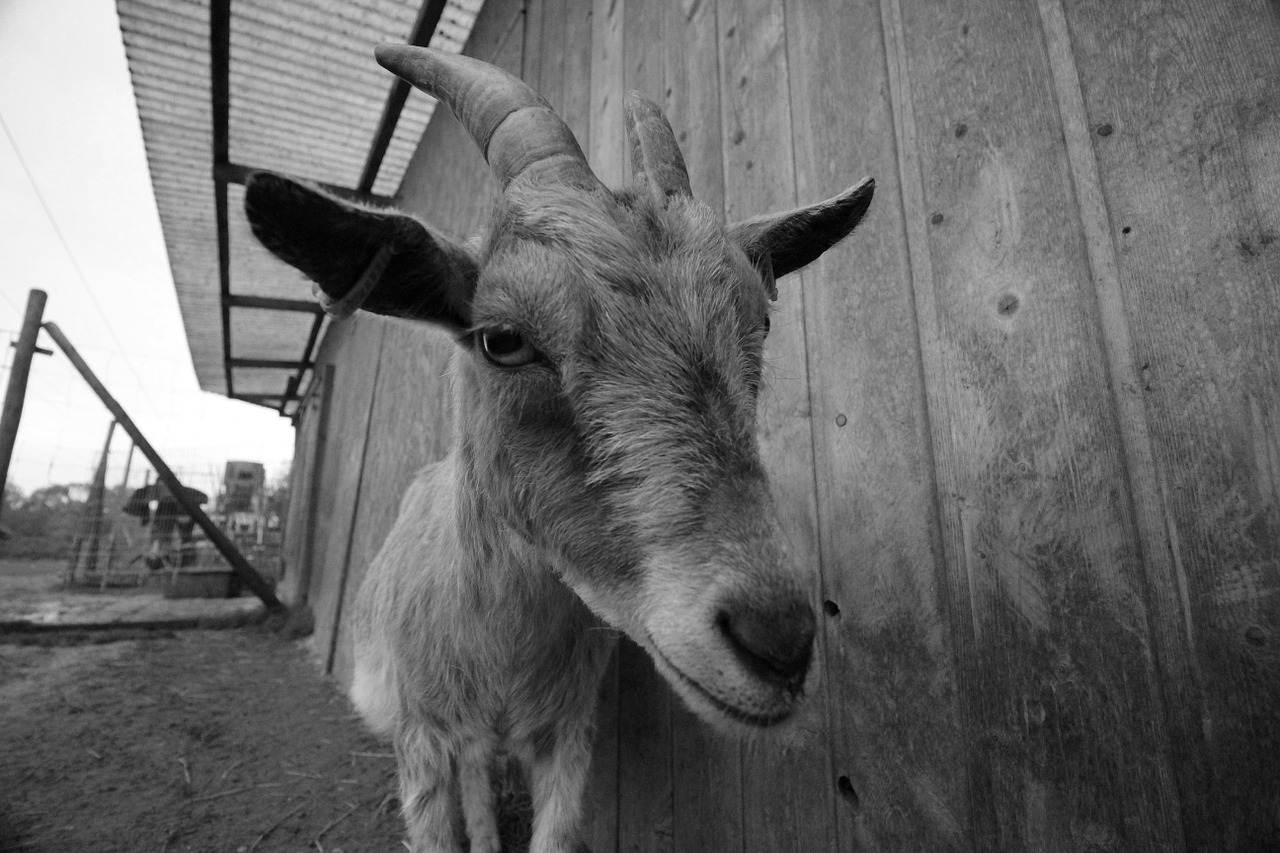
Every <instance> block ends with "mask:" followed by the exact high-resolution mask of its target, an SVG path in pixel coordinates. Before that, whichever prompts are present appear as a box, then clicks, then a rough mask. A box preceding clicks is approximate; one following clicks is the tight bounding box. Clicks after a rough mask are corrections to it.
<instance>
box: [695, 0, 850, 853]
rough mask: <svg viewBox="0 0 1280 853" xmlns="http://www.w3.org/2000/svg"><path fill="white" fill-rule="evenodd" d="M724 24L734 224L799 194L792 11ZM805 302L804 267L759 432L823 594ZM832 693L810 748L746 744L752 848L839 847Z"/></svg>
mask: <svg viewBox="0 0 1280 853" xmlns="http://www.w3.org/2000/svg"><path fill="white" fill-rule="evenodd" d="M717 26H718V27H719V33H720V38H719V64H720V128H721V136H722V139H723V141H724V143H723V144H724V170H725V178H724V200H725V217H726V219H727V220H728V221H730V222H734V221H738V220H742V219H745V218H748V217H750V216H754V215H757V214H761V213H770V212H774V211H778V210H785V209H788V208H791V207H794V206H795V204H796V185H795V160H794V155H793V151H792V147H791V124H790V109H789V104H790V88H789V87H790V84H789V79H788V63H787V45H786V20H785V15H784V12H783V7H782V6H781V5H779V4H777V3H773V2H768V0H728V1H727V2H722V3H719V4H718V6H717ZM804 304H805V302H804V282H803V280H802V279H801V278H800V277H798V276H792V277H791V278H790V279H784V280H783V281H781V282H779V297H778V301H777V303H776V304H775V305H774V313H773V317H772V331H771V332H770V334H769V338H768V340H767V341H766V342H765V381H764V383H763V385H762V388H761V394H760V420H759V436H760V449H761V453H762V456H763V458H764V460H765V466H766V468H767V469H768V472H769V476H770V480H771V483H772V490H773V496H774V500H775V503H776V506H777V512H778V515H779V522H780V524H781V526H782V529H783V531H784V532H785V535H786V536H787V538H788V540H789V545H790V546H791V558H792V559H793V560H794V561H795V562H796V564H797V566H799V567H800V568H801V569H802V570H807V571H809V572H811V573H812V581H813V584H814V589H813V593H812V596H813V600H814V603H815V604H816V603H817V602H818V601H819V600H820V596H819V590H818V585H819V570H820V559H819V557H820V555H819V547H818V519H817V498H816V493H815V481H814V458H813V432H812V424H811V423H810V417H811V410H810V405H811V401H810V389H809V376H808V373H809V363H808V353H807V350H806V345H807V341H806V338H807V329H806V317H805V312H804ZM825 703H826V696H825V685H824V686H823V693H822V695H819V696H815V697H813V708H814V709H815V713H814V715H813V718H812V720H810V721H807V723H808V725H807V728H811V729H812V732H811V733H810V734H809V738H808V740H807V741H806V742H805V743H804V745H803V746H795V747H788V748H784V747H781V746H779V745H778V744H777V743H775V742H771V741H766V740H761V741H760V742H756V743H750V744H747V745H744V747H743V753H742V774H743V787H742V797H743V804H742V813H743V842H744V849H745V850H748V851H751V850H762V851H763V850H770V851H778V850H797V851H799V850H806V851H820V850H833V849H835V844H836V837H835V827H834V826H833V821H832V814H833V809H834V805H835V800H834V798H835V781H834V776H833V774H832V766H831V753H830V750H829V749H828V748H827V739H828V733H827V731H826V728H827V720H826V717H825V715H824V714H823V713H822V712H821V709H822V708H823V707H824V705H825Z"/></svg>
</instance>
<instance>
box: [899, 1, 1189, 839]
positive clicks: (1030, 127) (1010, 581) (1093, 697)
mask: <svg viewBox="0 0 1280 853" xmlns="http://www.w3.org/2000/svg"><path fill="white" fill-rule="evenodd" d="M895 7H896V8H895V9H894V14H895V17H896V23H897V24H900V25H896V26H895V27H894V31H895V33H896V39H897V43H896V46H895V47H896V49H897V50H899V51H900V54H901V55H900V57H899V58H898V59H897V60H896V61H897V63H898V64H899V66H900V67H901V68H902V69H904V71H905V78H904V80H903V81H902V82H903V90H906V89H908V88H909V90H910V96H909V97H910V103H911V109H912V117H911V118H912V124H913V126H914V131H915V132H914V135H913V137H906V136H905V135H904V137H903V140H902V142H901V144H902V145H903V146H904V147H907V146H910V147H913V148H914V149H915V161H914V162H915V164H916V166H917V168H918V170H919V171H918V176H917V177H916V180H918V181H919V190H918V192H919V195H918V196H915V197H910V196H908V197H907V198H906V203H905V206H904V209H905V210H906V215H907V218H908V221H909V222H911V221H913V220H914V223H915V225H916V228H917V230H916V231H915V232H914V234H913V233H912V232H911V231H909V232H908V233H909V237H913V238H917V239H922V240H923V241H924V244H923V246H921V247H919V248H920V250H921V254H924V253H926V252H927V255H928V260H927V262H926V266H925V269H926V270H927V272H928V281H927V282H926V281H921V282H920V285H921V286H919V287H917V290H916V294H917V302H918V314H919V316H920V319H921V326H922V333H923V335H922V337H923V339H924V342H925V359H924V367H925V378H926V382H927V385H928V392H929V407H930V412H931V414H932V427H933V435H934V450H935V459H936V463H937V471H938V492H939V506H940V511H941V519H940V520H941V522H942V526H943V532H944V548H945V553H946V562H947V570H948V573H949V576H950V582H949V586H950V588H951V589H952V590H953V592H954V593H956V594H958V595H963V596H964V598H965V599H967V601H968V604H969V607H968V610H969V612H968V614H966V615H967V617H968V623H967V624H965V623H964V622H963V621H962V620H953V623H952V628H953V631H954V632H955V634H954V635H953V636H954V637H955V638H956V642H957V646H958V647H959V648H960V649H961V651H962V655H961V658H960V670H959V673H958V677H959V679H960V682H959V683H960V686H961V691H962V695H963V697H964V701H965V709H966V724H967V729H968V731H967V741H968V743H967V745H968V748H969V749H970V750H972V751H973V758H974V760H975V762H976V763H977V765H978V767H977V769H976V770H974V771H971V772H973V778H974V781H975V782H977V783H978V784H976V785H975V787H974V790H973V791H972V804H971V808H972V809H973V814H974V817H973V819H974V823H975V834H976V837H977V838H976V840H977V842H978V844H979V846H992V847H996V848H998V849H1007V850H1021V849H1039V848H1041V847H1044V846H1045V845H1047V844H1067V845H1075V846H1078V845H1081V844H1084V843H1086V842H1087V843H1097V844H1100V845H1102V846H1103V847H1104V848H1107V849H1127V850H1156V849H1171V848H1172V849H1176V846H1177V845H1178V844H1179V842H1180V832H1179V828H1178V812H1177V793H1176V790H1175V789H1174V787H1173V785H1172V784H1171V783H1170V779H1171V767H1170V759H1169V755H1168V741H1167V732H1166V731H1165V726H1164V718H1163V714H1162V706H1161V702H1160V698H1159V691H1158V687H1157V684H1156V672H1155V664H1154V660H1153V657H1152V654H1153V653H1152V649H1151V647H1150V625H1149V623H1148V620H1147V611H1146V606H1145V601H1144V595H1143V592H1144V575H1143V565H1142V562H1141V554H1140V551H1139V549H1138V548H1137V547H1136V543H1135V532H1136V531H1135V525H1134V520H1133V515H1132V503H1131V495H1130V492H1129V488H1128V483H1127V480H1126V478H1125V459H1124V456H1123V452H1122V446H1121V444H1122V442H1121V437H1120V435H1119V430H1118V426H1117V424H1116V418H1115V413H1114V411H1113V409H1112V406H1111V399H1110V394H1109V390H1108V381H1109V377H1108V373H1107V362H1106V358H1105V352H1104V351H1105V346H1104V342H1103V340H1102V336H1101V331H1100V326H1099V318H1098V307H1097V303H1096V301H1095V299H1094V294H1093V289H1092V284H1091V282H1090V276H1089V268H1088V263H1087V252H1086V248H1085V246H1084V239H1083V235H1082V232H1081V228H1080V224H1079V219H1078V215H1077V211H1076V207H1075V196H1074V191H1073V186H1072V182H1071V174H1070V170H1069V165H1068V161H1067V156H1066V151H1065V146H1064V145H1063V142H1062V125H1061V119H1060V116H1059V114H1058V110H1057V105H1056V101H1055V97H1054V88H1053V82H1052V74H1051V70H1050V65H1049V60H1048V57H1047V55H1046V53H1045V46H1044V40H1043V35H1042V32H1041V29H1040V20H1039V17H1038V14H1037V13H1036V11H1035V10H1034V9H1028V8H1025V7H1021V6H1019V5H1018V4H1015V3H988V4H983V5H982V6H978V7H970V8H967V9H960V8H949V7H943V6H941V5H938V4H922V5H916V4H911V5H908V4H905V3H904V4H901V6H900V7H897V4H895ZM922 222H923V223H925V224H924V226H923V227H921V226H920V223H922ZM921 232H923V233H921ZM914 248H915V247H913V249H914ZM913 260H914V255H913ZM965 634H968V636H967V637H966V636H965ZM1088 839H1097V841H1096V842H1093V841H1088Z"/></svg>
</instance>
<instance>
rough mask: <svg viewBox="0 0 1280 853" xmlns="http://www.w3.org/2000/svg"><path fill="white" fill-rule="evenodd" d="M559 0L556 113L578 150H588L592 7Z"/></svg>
mask: <svg viewBox="0 0 1280 853" xmlns="http://www.w3.org/2000/svg"><path fill="white" fill-rule="evenodd" d="M563 2H564V3H565V15H564V30H563V31H562V32H563V42H562V43H561V45H560V50H561V52H562V53H563V56H564V95H563V100H562V102H561V107H560V117H561V118H563V119H564V120H565V124H567V125H569V129H570V130H572V131H573V133H574V135H575V136H576V137H577V138H578V143H579V144H580V145H581V146H582V150H583V151H585V152H591V151H592V150H593V149H592V147H591V57H592V51H593V44H592V29H593V26H594V20H595V11H594V9H593V8H591V7H590V6H588V5H587V4H586V3H579V2H572V0H563ZM589 156H590V155H589ZM592 165H593V166H594V165H595V164H594V162H593V163H592Z"/></svg>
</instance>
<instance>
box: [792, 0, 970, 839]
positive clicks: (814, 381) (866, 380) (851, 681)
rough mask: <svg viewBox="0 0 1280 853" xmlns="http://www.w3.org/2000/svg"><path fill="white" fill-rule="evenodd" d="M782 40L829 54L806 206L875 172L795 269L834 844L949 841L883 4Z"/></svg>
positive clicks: (808, 98)
mask: <svg viewBox="0 0 1280 853" xmlns="http://www.w3.org/2000/svg"><path fill="white" fill-rule="evenodd" d="M787 38H788V44H789V55H790V56H792V57H806V56H807V57H817V56H821V57H823V61H822V62H821V63H818V62H813V61H808V62H805V61H798V62H793V63H792V65H791V75H790V78H791V95H792V97H791V112H792V131H793V139H794V146H795V157H796V175H797V189H798V193H799V197H800V200H801V201H802V202H806V201H816V200H818V199H821V198H824V197H827V196H830V195H833V194H834V193H835V192H837V191H838V190H840V189H842V188H844V187H845V186H847V185H850V184H852V183H853V182H854V181H856V180H859V179H860V178H862V177H863V176H871V177H874V178H875V180H876V195H875V200H874V201H873V202H872V206H871V210H870V212H869V214H868V217H867V221H865V222H864V223H863V224H862V225H860V226H859V227H858V229H857V230H856V231H855V232H854V234H853V236H851V237H849V238H848V239H846V240H845V242H844V243H843V244H841V245H840V246H837V247H836V248H835V249H833V250H831V251H830V252H828V253H827V254H826V255H825V256H824V257H823V258H821V259H820V260H819V261H818V262H817V263H816V264H814V265H813V266H812V267H810V268H809V269H808V270H806V271H805V272H804V274H803V278H804V292H805V299H806V302H805V307H806V312H805V316H806V318H807V319H808V330H809V336H808V345H809V361H810V365H811V369H810V383H811V387H812V393H813V424H814V443H815V457H816V470H817V479H818V503H819V507H820V511H821V512H820V521H821V543H822V554H823V579H824V585H825V601H824V618H825V620H826V627H827V632H826V638H827V655H826V661H825V663H826V673H827V681H828V684H829V685H830V687H829V690H830V694H831V704H832V719H833V728H834V731H833V747H834V752H835V756H836V760H835V764H836V767H835V772H836V774H837V785H838V787H837V791H838V792H839V794H840V796H839V798H838V802H837V804H836V805H837V807H836V811H835V816H836V818H837V820H838V824H837V825H838V827H839V830H840V849H842V850H904V851H905V850H948V849H960V848H963V847H966V846H967V844H966V843H965V839H966V838H967V837H968V835H969V825H968V824H969V815H968V788H967V785H966V766H967V756H966V752H965V750H964V737H963V734H964V733H963V730H962V728H961V714H960V710H959V707H958V696H957V689H956V683H955V674H954V655H955V649H954V647H953V646H952V644H951V631H950V622H949V620H950V616H951V611H950V609H949V606H948V601H947V597H946V592H947V587H946V580H945V574H944V571H943V563H942V545H941V531H940V528H939V527H938V520H937V512H936V508H935V495H934V478H933V459H932V452H931V445H930V436H929V417H928V411H927V406H926V401H925V393H924V384H923V373H922V367H921V357H922V356H921V352H920V348H921V342H920V333H919V328H918V324H917V322H916V317H915V305H914V302H913V298H912V283H913V279H912V276H911V268H910V265H909V259H908V254H907V245H906V231H905V224H904V222H903V212H902V207H901V199H902V187H901V183H900V180H899V162H898V152H897V147H896V144H895V137H894V105H893V103H892V102H891V100H890V91H891V87H890V85H889V80H888V69H887V65H886V60H887V57H886V54H885V44H884V30H883V27H882V23H881V20H880V9H879V7H878V6H877V5H876V4H869V3H864V4H856V3H845V2H839V0H834V2H826V3H815V2H809V0H802V2H793V3H790V4H788V6H787ZM833 79H834V80H848V81H856V85H841V86H836V85H832V80H833ZM840 777H843V778H844V779H846V780H847V782H846V783H845V784H843V785H840V784H839V779H840Z"/></svg>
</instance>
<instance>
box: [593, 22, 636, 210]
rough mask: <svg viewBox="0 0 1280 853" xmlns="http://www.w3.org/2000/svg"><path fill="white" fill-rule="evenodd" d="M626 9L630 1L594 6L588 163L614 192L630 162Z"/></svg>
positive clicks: (620, 184) (621, 181)
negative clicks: (625, 105)
mask: <svg viewBox="0 0 1280 853" xmlns="http://www.w3.org/2000/svg"><path fill="white" fill-rule="evenodd" d="M631 2H639V0H631ZM626 5H627V0H593V2H592V5H591V147H590V150H589V152H588V154H587V159H588V160H590V161H591V168H592V169H593V170H594V171H595V173H596V176H597V177H598V178H600V180H601V181H603V182H604V183H605V185H606V186H609V187H614V188H617V187H620V186H622V183H623V180H624V177H625V166H624V163H625V162H626V159H627V158H626V150H627V148H626V146H627V138H626V128H625V125H624V123H623V115H622V96H623V91H624V84H623V79H624V74H625V73H626V56H625V44H624V41H623V17H624V11H625V7H626Z"/></svg>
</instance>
